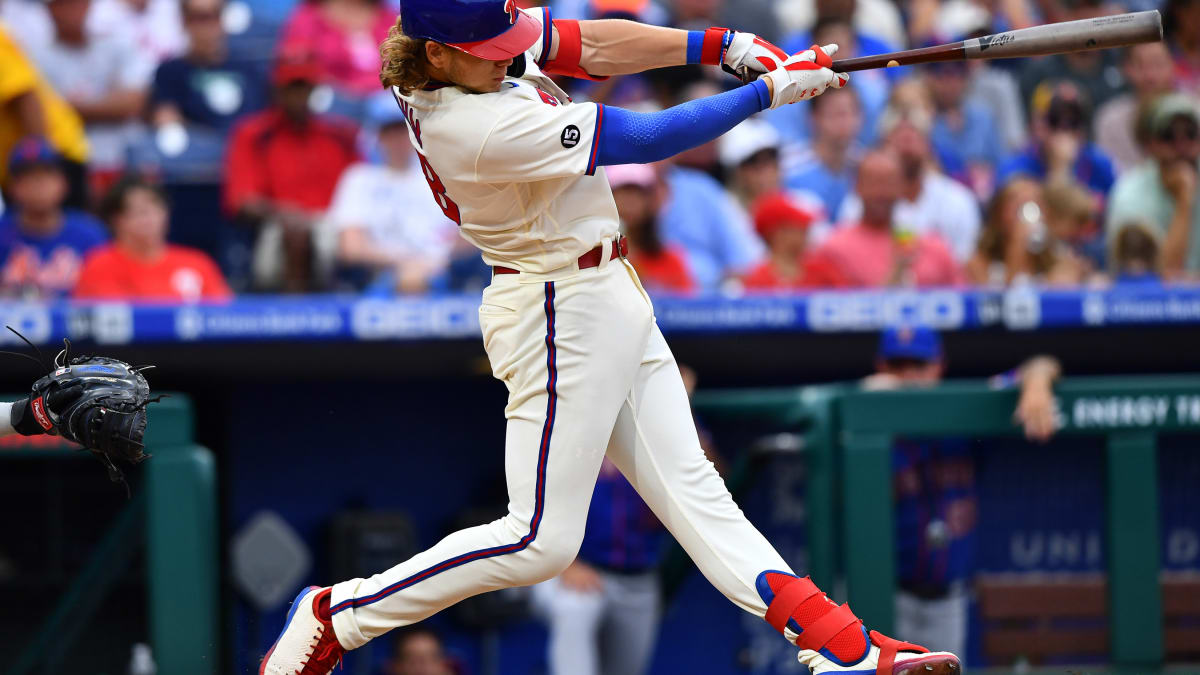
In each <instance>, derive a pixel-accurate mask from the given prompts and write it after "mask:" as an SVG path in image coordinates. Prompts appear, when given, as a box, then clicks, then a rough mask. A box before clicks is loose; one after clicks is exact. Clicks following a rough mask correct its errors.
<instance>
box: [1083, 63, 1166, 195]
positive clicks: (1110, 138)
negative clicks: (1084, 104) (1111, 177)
mask: <svg viewBox="0 0 1200 675" xmlns="http://www.w3.org/2000/svg"><path fill="white" fill-rule="evenodd" d="M1123 66H1124V70H1125V79H1126V80H1128V81H1129V83H1130V84H1132V85H1133V91H1131V92H1129V93H1127V94H1122V95H1121V96H1118V97H1117V98H1114V99H1113V100H1111V101H1109V102H1108V103H1105V104H1104V105H1103V106H1101V107H1100V109H1099V110H1097V111H1096V122H1095V127H1094V129H1093V130H1092V136H1093V137H1094V138H1095V139H1096V144H1097V145H1099V146H1100V148H1101V149H1102V150H1104V152H1105V153H1107V154H1108V156H1109V157H1111V158H1112V159H1113V163H1114V164H1116V166H1117V170H1118V171H1126V170H1128V169H1132V168H1133V167H1135V166H1137V165H1138V164H1140V163H1141V162H1142V160H1144V159H1145V158H1146V154H1145V151H1144V148H1145V146H1146V143H1147V141H1148V140H1149V139H1148V138H1147V136H1148V135H1149V134H1148V133H1147V130H1146V129H1144V128H1139V127H1138V122H1139V118H1140V117H1141V115H1140V112H1141V111H1142V110H1143V109H1144V107H1145V106H1147V105H1151V104H1152V103H1153V102H1154V101H1155V100H1156V99H1157V98H1158V97H1159V96H1162V95H1164V94H1169V93H1171V89H1172V87H1173V86H1174V82H1173V77H1174V73H1173V72H1172V63H1171V53H1170V52H1169V51H1167V46H1166V45H1165V44H1163V43H1161V42H1148V43H1146V44H1141V45H1134V46H1132V47H1129V48H1128V49H1126V50H1125V56H1124V64H1123Z"/></svg>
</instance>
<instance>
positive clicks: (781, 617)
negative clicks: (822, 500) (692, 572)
mask: <svg viewBox="0 0 1200 675" xmlns="http://www.w3.org/2000/svg"><path fill="white" fill-rule="evenodd" d="M608 456H609V458H610V459H612V461H613V463H614V464H616V465H617V467H619V468H620V469H621V471H622V473H624V474H625V476H626V477H627V478H628V479H629V480H630V482H631V483H632V484H633V486H634V487H635V488H637V490H638V492H639V493H640V494H641V495H642V498H643V499H645V500H646V503H647V504H648V505H649V506H650V507H651V509H653V510H654V512H655V514H656V515H657V516H658V517H659V519H660V520H661V521H662V522H663V524H664V525H665V526H666V527H667V529H669V530H670V531H671V533H672V534H673V535H674V536H675V539H676V540H677V541H679V543H680V544H681V545H682V546H683V547H684V549H685V550H687V552H688V555H690V556H691V558H692V560H693V561H694V562H695V563H696V565H697V567H699V568H700V571H701V572H702V573H704V575H705V577H706V578H708V580H709V581H710V582H711V583H712V584H713V585H714V586H716V587H717V589H718V590H720V591H721V592H722V593H724V594H725V596H726V597H728V598H729V599H730V600H731V601H733V602H734V603H735V604H737V605H738V606H739V607H742V608H743V609H745V610H747V611H749V612H752V613H754V614H756V615H758V616H760V617H763V618H764V619H766V620H767V621H768V622H769V623H771V625H772V626H774V627H775V628H776V629H777V630H779V631H780V632H781V633H783V634H784V635H785V637H787V639H788V640H789V641H791V642H793V643H795V644H797V645H798V646H799V647H801V652H800V659H801V661H802V662H804V663H805V665H808V666H809V667H810V668H812V669H813V671H814V672H818V673H823V672H853V673H871V672H877V669H878V672H880V673H887V675H892V673H893V672H896V673H899V672H902V671H903V670H904V669H905V668H906V667H910V666H912V665H914V664H916V663H917V662H918V660H920V664H921V665H922V666H925V665H928V666H930V668H929V670H927V671H924V672H926V673H929V674H930V675H936V674H937V673H952V672H956V671H957V668H958V663H957V660H956V659H954V657H953V656H952V655H924V654H919V653H917V652H918V651H919V650H922V648H920V647H916V646H914V645H906V644H904V643H899V642H896V641H894V640H891V639H890V638H886V637H885V636H882V635H879V634H877V633H871V634H868V633H867V631H866V629H865V628H864V627H863V626H862V624H861V622H859V621H858V619H857V618H855V617H854V615H853V614H852V613H851V612H850V611H849V609H848V608H846V607H845V606H841V607H839V606H837V605H836V604H834V603H833V602H832V601H830V600H829V599H828V598H827V597H826V596H825V595H824V594H823V593H821V592H820V590H819V589H817V588H816V586H815V585H813V584H812V582H811V581H809V580H808V579H807V578H804V579H799V578H797V577H796V576H795V575H794V573H792V571H791V569H790V568H789V567H788V566H787V564H786V563H785V562H784V561H783V559H782V558H781V557H780V556H779V554H778V553H777V552H776V551H775V549H774V548H773V547H772V546H771V545H770V543H768V542H767V540H766V539H765V538H764V537H763V536H762V534H761V533H759V532H758V530H757V529H755V527H754V526H753V525H751V524H750V522H749V521H748V520H747V519H746V517H745V515H744V514H743V513H742V511H741V509H739V508H738V507H737V505H736V504H734V502H733V499H732V497H731V496H730V495H729V491H728V490H727V489H726V487H725V484H724V482H723V481H722V480H721V478H720V476H719V475H717V472H716V469H715V468H713V466H712V463H711V462H709V461H708V460H707V459H705V457H704V454H703V451H702V450H701V448H700V442H699V438H698V437H697V434H696V429H695V423H694V422H693V419H692V413H691V407H690V404H689V402H688V399H687V393H686V392H685V391H684V387H683V381H682V378H681V376H680V375H679V368H678V365H677V364H676V363H675V359H674V357H673V356H672V355H671V352H670V349H669V348H668V347H667V344H666V341H665V340H664V339H663V337H662V334H661V333H660V332H659V331H658V329H657V327H655V328H654V330H653V331H652V333H651V337H650V342H649V345H648V347H647V352H646V355H645V357H644V359H643V362H642V368H641V370H640V371H639V373H638V377H637V379H636V382H635V384H634V387H633V388H632V389H631V390H630V392H629V396H628V398H627V400H626V403H625V406H624V407H622V409H621V414H620V415H619V416H618V418H617V425H616V428H615V429H614V431H613V438H612V442H611V443H610V445H609V450H608ZM893 662H894V663H895V667H894V669H893Z"/></svg>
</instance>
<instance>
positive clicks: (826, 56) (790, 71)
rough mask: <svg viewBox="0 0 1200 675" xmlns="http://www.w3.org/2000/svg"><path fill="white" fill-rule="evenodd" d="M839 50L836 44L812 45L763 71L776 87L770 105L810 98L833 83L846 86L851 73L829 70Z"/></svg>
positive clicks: (776, 105) (839, 86)
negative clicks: (778, 64)
mask: <svg viewBox="0 0 1200 675" xmlns="http://www.w3.org/2000/svg"><path fill="white" fill-rule="evenodd" d="M837 50H838V46H837V45H825V46H824V47H819V46H817V45H813V46H812V48H811V49H809V50H808V51H806V52H802V53H800V54H796V55H795V56H793V57H791V58H790V59H788V60H787V61H785V62H784V63H783V65H782V66H781V67H779V68H776V69H775V70H772V71H771V72H769V73H767V74H766V75H764V76H763V77H769V78H771V83H772V84H773V85H774V87H775V95H774V97H773V98H772V99H771V107H772V108H779V107H781V106H785V105H787V104H789V103H796V102H798V101H807V100H808V99H811V98H816V97H818V96H820V95H821V94H824V93H825V90H826V89H829V88H830V87H833V88H834V89H841V88H842V87H844V86H846V84H847V83H848V82H849V81H850V76H849V75H847V74H846V73H835V72H833V71H832V70H830V68H831V67H832V66H833V58H832V57H833V55H834V54H836V53H837Z"/></svg>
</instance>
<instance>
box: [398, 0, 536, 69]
mask: <svg viewBox="0 0 1200 675" xmlns="http://www.w3.org/2000/svg"><path fill="white" fill-rule="evenodd" d="M400 21H401V24H402V26H403V28H404V34H405V35H407V36H409V37H411V38H422V39H425V40H433V41H434V42H441V43H442V44H445V45H449V46H450V47H454V48H455V49H458V50H460V51H464V52H466V53H468V54H470V55H472V56H477V57H479V58H481V59H487V60H489V61H504V60H506V59H510V58H512V57H514V56H516V55H518V54H521V53H523V52H524V51H525V50H527V49H529V48H530V47H532V46H533V44H534V43H535V42H537V41H538V40H539V39H540V38H541V37H542V29H541V28H540V27H539V26H538V24H537V22H536V21H534V20H533V19H531V18H530V17H529V16H527V15H526V14H525V13H523V12H521V11H520V10H519V9H517V5H516V0H400Z"/></svg>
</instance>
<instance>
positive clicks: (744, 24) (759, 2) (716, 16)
mask: <svg viewBox="0 0 1200 675" xmlns="http://www.w3.org/2000/svg"><path fill="white" fill-rule="evenodd" d="M667 4H669V6H670V12H671V17H670V24H669V25H671V26H674V27H676V28H683V29H685V30H704V29H706V28H708V27H709V26H737V27H738V29H739V30H748V31H750V32H752V33H755V34H757V35H761V36H762V37H764V38H766V39H767V40H771V41H776V40H778V39H779V32H778V27H777V24H776V22H775V17H774V7H772V5H771V1H770V0H737V2H726V0H671V2H670V3H667Z"/></svg>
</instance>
